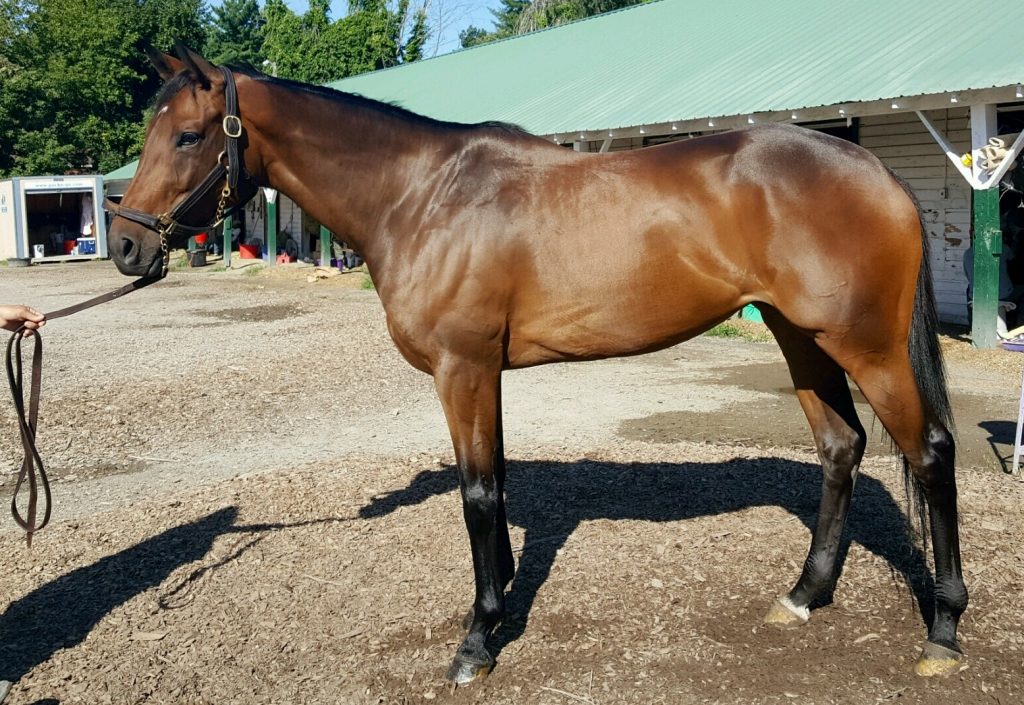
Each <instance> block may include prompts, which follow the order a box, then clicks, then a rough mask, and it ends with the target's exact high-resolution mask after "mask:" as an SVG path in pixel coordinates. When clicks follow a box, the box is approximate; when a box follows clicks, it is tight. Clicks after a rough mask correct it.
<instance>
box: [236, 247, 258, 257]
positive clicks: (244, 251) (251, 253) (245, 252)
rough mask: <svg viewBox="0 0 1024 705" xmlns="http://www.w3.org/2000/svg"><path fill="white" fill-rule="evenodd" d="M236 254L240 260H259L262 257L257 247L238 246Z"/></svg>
mask: <svg viewBox="0 0 1024 705" xmlns="http://www.w3.org/2000/svg"><path fill="white" fill-rule="evenodd" d="M238 254H239V255H240V256H241V257H242V259H261V258H262V257H263V253H262V252H260V246H259V245H239V246H238Z"/></svg>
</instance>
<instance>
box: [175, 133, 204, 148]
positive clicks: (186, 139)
mask: <svg viewBox="0 0 1024 705" xmlns="http://www.w3.org/2000/svg"><path fill="white" fill-rule="evenodd" d="M200 139H202V138H201V137H200V136H199V135H197V134H196V133H195V132H182V133H181V136H180V137H179V138H178V146H179V147H191V146H193V145H197V144H199V140H200Z"/></svg>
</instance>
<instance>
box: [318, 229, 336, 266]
mask: <svg viewBox="0 0 1024 705" xmlns="http://www.w3.org/2000/svg"><path fill="white" fill-rule="evenodd" d="M332 239H333V238H332V237H331V231H330V230H328V229H327V228H326V227H324V226H323V225H321V226H320V266H321V267H330V266H331V240H332Z"/></svg>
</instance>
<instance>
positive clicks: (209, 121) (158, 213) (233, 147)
mask: <svg viewBox="0 0 1024 705" xmlns="http://www.w3.org/2000/svg"><path fill="white" fill-rule="evenodd" d="M148 53H149V58H150V60H151V61H152V62H153V65H154V66H155V67H156V69H157V72H158V73H159V74H160V77H161V78H163V79H164V82H165V84H164V87H163V89H162V90H161V92H160V94H159V96H158V97H157V102H156V107H155V114H154V115H153V119H152V120H151V121H150V123H149V126H148V128H147V131H146V141H145V144H144V145H143V150H142V156H141V157H140V158H139V166H138V169H137V171H136V174H135V178H134V179H133V180H132V183H131V186H130V187H129V188H128V190H127V191H126V192H125V194H124V198H123V199H122V201H121V204H120V206H112V207H110V210H112V211H113V212H114V213H115V214H116V217H115V218H114V221H113V222H112V223H111V226H110V229H109V232H108V234H107V242H108V247H109V251H110V255H111V257H112V258H113V260H114V264H116V265H117V268H118V269H119V270H120V271H121V273H122V274H130V275H136V276H159V275H160V273H161V269H162V267H163V265H164V248H165V247H168V246H169V247H181V246H183V245H184V244H185V241H186V240H187V238H188V237H189V235H191V234H195V233H197V232H200V231H203V230H205V229H207V228H208V227H213V225H215V223H216V221H218V220H219V219H220V218H221V217H222V216H223V215H224V213H225V212H227V211H228V210H229V209H230V208H232V207H234V206H237V205H239V204H241V203H244V202H245V201H246V200H248V199H249V198H250V197H251V196H252V195H253V194H254V193H255V192H256V184H255V182H253V181H252V179H251V177H250V176H249V175H248V173H247V172H246V170H245V166H244V160H243V156H242V155H243V154H244V153H245V148H246V145H247V139H246V134H245V131H244V129H243V127H242V123H241V120H240V119H239V118H238V117H237V116H238V108H237V98H235V86H234V78H233V76H232V75H231V74H230V72H228V71H227V70H226V69H221V68H218V67H216V66H214V65H213V64H211V63H209V62H208V61H206V60H205V59H204V58H202V57H201V56H199V55H198V54H196V53H194V52H192V51H191V50H189V49H188V48H187V47H185V46H183V45H179V46H178V47H177V48H176V53H177V54H178V56H177V57H174V56H170V55H168V54H163V53H160V52H157V51H155V50H149V51H148ZM232 103H233V104H234V105H231V104H232ZM162 240H163V242H162Z"/></svg>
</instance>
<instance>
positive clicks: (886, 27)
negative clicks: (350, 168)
mask: <svg viewBox="0 0 1024 705" xmlns="http://www.w3.org/2000/svg"><path fill="white" fill-rule="evenodd" d="M1020 2H1021V0H860V1H859V2H856V3H850V2H839V1H837V0H770V1H766V2H762V1H757V2H755V1H754V0H717V1H716V2H706V0H705V1H704V2H697V1H696V0H660V1H659V2H651V3H648V4H644V5H638V6H635V7H632V8H629V9H626V10H620V11H618V12H611V13H608V14H605V15H599V16H596V17H591V18H589V19H586V20H582V21H580V22H575V23H573V24H569V25H563V26H561V27H555V28H552V29H547V30H543V31H540V32H534V33H533V34H527V35H524V36H520V37H515V38H512V39H506V40H503V41H500V42H494V43H492V44H485V45H483V46H479V47H474V48H472V49H464V50H462V51H457V52H454V53H451V54H446V55H444V56H438V57H436V58H433V59H427V60H424V61H417V62H415V63H411V64H403V65H401V66H397V67H395V68H391V69H385V70H383V71H376V72H374V73H368V74H362V75H359V76H353V77H351V78H346V79H343V80H341V81H335V82H334V83H330V84H328V85H330V86H331V87H333V88H337V89H339V90H343V91H349V92H352V93H360V94H362V95H365V96H367V97H369V98H376V99H378V100H385V101H390V102H395V103H398V104H400V105H402V106H404V107H406V108H408V109H410V110H413V111H415V112H417V113H421V114H423V115H429V116H431V117H435V118H439V119H442V120H452V121H455V122H482V121H484V120H504V121H506V122H511V123H515V124H517V125H520V126H522V127H524V128H526V129H527V130H529V131H531V132H533V133H536V134H540V135H552V134H560V133H572V132H575V131H592V130H607V129H614V128H622V127H634V126H637V125H653V124H657V123H668V122H672V121H676V120H678V121H684V120H693V119H698V118H708V117H720V116H730V115H745V114H749V113H757V112H767V111H776V110H799V109H802V108H811V107H817V106H825V105H837V104H840V103H853V102H861V101H870V100H879V99H890V98H900V97H904V96H917V95H929V94H935V93H948V92H955V91H966V90H970V89H980V88H993V87H998V86H1010V85H1015V84H1021V83H1024V51H1021V50H1020V42H1019V40H1017V39H1016V37H1017V34H1015V32H1016V31H1017V29H1019V27H1018V25H1019V23H1017V24H1015V23H1014V22H1012V21H1011V20H1012V19H1013V18H1022V17H1024V13H1022V12H1021V4H1020ZM137 164H138V163H137V162H133V163H132V164H128V165H126V166H124V167H121V168H120V169H118V170H116V171H113V172H111V173H109V174H107V175H106V177H105V178H106V179H107V180H112V179H128V178H131V177H132V176H134V175H135V168H136V166H137Z"/></svg>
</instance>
